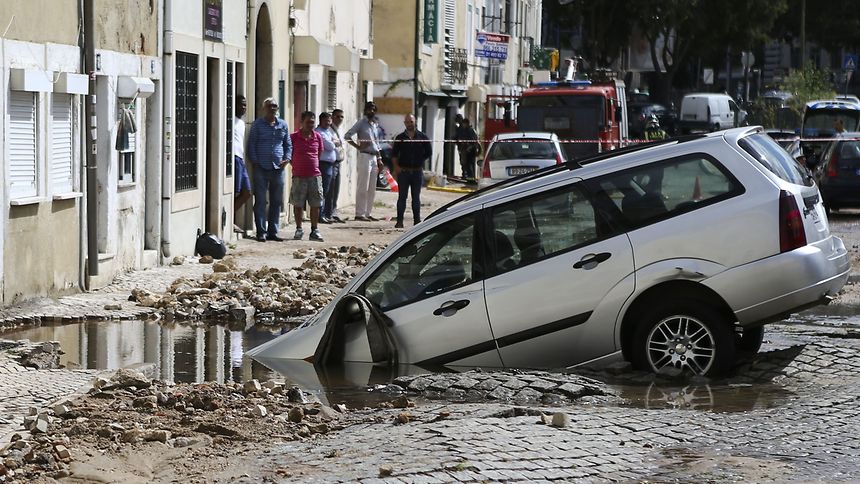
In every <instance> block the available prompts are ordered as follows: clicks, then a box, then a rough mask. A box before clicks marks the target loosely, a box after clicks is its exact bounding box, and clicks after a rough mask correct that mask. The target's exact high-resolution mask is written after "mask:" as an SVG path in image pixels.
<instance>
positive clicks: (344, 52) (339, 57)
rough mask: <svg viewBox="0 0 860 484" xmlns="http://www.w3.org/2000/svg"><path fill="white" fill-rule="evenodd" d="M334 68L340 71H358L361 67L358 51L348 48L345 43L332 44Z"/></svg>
mask: <svg viewBox="0 0 860 484" xmlns="http://www.w3.org/2000/svg"><path fill="white" fill-rule="evenodd" d="M334 69H335V70H336V71H342V72H358V71H359V70H360V69H361V62H360V59H359V57H358V52H353V51H351V50H349V47H347V46H345V45H336V46H334Z"/></svg>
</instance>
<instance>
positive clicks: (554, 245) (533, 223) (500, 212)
mask: <svg viewBox="0 0 860 484" xmlns="http://www.w3.org/2000/svg"><path fill="white" fill-rule="evenodd" d="M491 213H492V215H491V219H492V227H493V232H492V233H493V237H492V239H493V241H492V243H493V244H494V250H493V254H494V261H493V263H494V265H495V270H496V271H497V272H505V271H508V270H511V269H515V268H517V267H520V266H522V265H525V264H529V263H531V262H535V261H538V260H541V259H544V258H547V257H551V256H553V255H556V254H559V253H562V252H565V251H568V250H570V249H573V248H575V247H579V246H582V245H584V244H587V243H589V242H592V241H594V240H596V239H598V238H599V237H600V236H602V235H604V232H606V229H605V228H603V227H604V226H603V224H600V223H599V219H598V215H597V214H596V212H595V210H594V206H593V205H592V203H591V201H590V200H589V199H588V198H586V196H585V194H584V193H583V191H582V190H581V189H580V188H579V187H578V186H577V185H571V186H569V187H566V188H565V189H563V190H556V191H552V192H548V193H542V194H540V195H537V196H533V197H529V198H525V199H522V200H517V201H516V202H511V203H507V204H504V205H501V206H499V207H496V208H494V209H493V210H492V212H491Z"/></svg>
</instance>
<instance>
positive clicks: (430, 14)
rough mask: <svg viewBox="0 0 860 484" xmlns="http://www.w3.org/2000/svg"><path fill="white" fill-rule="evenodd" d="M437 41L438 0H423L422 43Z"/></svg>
mask: <svg viewBox="0 0 860 484" xmlns="http://www.w3.org/2000/svg"><path fill="white" fill-rule="evenodd" d="M437 42H439V2H438V0H426V1H425V2H424V43H425V44H435V43H437Z"/></svg>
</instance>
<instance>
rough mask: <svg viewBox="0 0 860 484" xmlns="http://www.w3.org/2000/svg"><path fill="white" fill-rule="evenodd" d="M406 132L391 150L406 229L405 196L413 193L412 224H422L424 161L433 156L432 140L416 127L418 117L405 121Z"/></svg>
mask: <svg viewBox="0 0 860 484" xmlns="http://www.w3.org/2000/svg"><path fill="white" fill-rule="evenodd" d="M403 125H404V126H405V127H406V129H405V130H404V131H403V132H402V133H400V134H398V135H397V136H396V137H395V138H394V144H393V146H392V147H391V163H392V164H393V165H394V177H395V178H396V179H397V185H398V186H399V187H400V191H399V192H398V194H397V223H396V224H395V225H394V227H395V228H403V215H404V213H405V212H406V197H407V196H408V194H409V192H412V222H413V224H417V223H419V222H421V185H423V184H424V162H425V161H427V160H429V159H430V157H431V156H432V155H433V149H432V147H431V145H430V139H429V138H427V135H426V134H424V133H422V132H421V131H418V130H417V129H416V128H415V116H413V115H411V114H407V115H406V117H405V118H404V119H403Z"/></svg>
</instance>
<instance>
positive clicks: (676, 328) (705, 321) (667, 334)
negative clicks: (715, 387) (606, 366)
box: [631, 300, 735, 376]
mask: <svg viewBox="0 0 860 484" xmlns="http://www.w3.org/2000/svg"><path fill="white" fill-rule="evenodd" d="M632 349H633V351H632V354H631V356H632V358H633V364H634V365H635V366H636V367H638V368H641V369H643V370H647V371H653V372H655V373H661V374H670V375H677V374H682V373H692V374H695V375H709V376H715V375H720V374H723V373H725V372H727V371H728V370H729V369H730V368H731V367H732V365H733V364H734V361H735V340H734V333H733V329H732V326H731V324H729V322H728V321H726V318H725V317H723V316H722V315H721V314H720V313H719V312H718V311H717V310H715V309H713V308H712V307H710V306H708V305H707V304H706V303H703V302H699V301H692V300H688V301H679V302H675V303H671V304H665V305H661V306H659V307H656V308H654V309H653V310H651V311H649V312H648V313H647V314H645V315H644V317H643V318H642V320H641V323H640V324H639V326H638V327H637V329H636V334H635V336H634V339H633V348H632Z"/></svg>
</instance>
